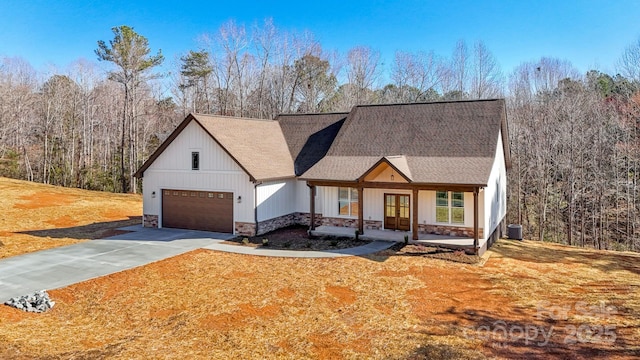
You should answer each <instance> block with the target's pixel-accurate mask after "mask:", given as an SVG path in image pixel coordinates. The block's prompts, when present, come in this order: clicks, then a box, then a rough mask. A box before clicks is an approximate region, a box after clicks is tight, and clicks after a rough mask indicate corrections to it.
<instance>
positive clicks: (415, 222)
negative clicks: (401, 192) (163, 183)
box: [412, 188, 420, 240]
mask: <svg viewBox="0 0 640 360" xmlns="http://www.w3.org/2000/svg"><path fill="white" fill-rule="evenodd" d="M418 219H419V217H418V189H417V188H414V189H413V229H412V230H413V240H418V225H420V224H419V222H420V221H419V220H418Z"/></svg>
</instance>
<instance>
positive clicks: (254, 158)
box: [136, 114, 295, 181]
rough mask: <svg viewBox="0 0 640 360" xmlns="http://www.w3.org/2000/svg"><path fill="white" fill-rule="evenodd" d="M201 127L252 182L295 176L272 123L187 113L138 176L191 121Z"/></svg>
mask: <svg viewBox="0 0 640 360" xmlns="http://www.w3.org/2000/svg"><path fill="white" fill-rule="evenodd" d="M191 121H195V122H197V123H198V124H199V125H200V126H202V128H203V129H204V130H205V131H206V132H207V133H208V134H209V135H210V136H211V137H212V138H213V139H214V140H215V141H216V142H217V143H218V144H219V145H220V146H221V147H222V148H223V149H225V151H226V152H227V153H228V154H229V155H230V156H231V157H232V158H233V159H234V160H235V161H236V163H238V165H239V166H240V167H241V168H243V169H244V171H245V172H246V173H247V175H249V177H250V178H251V180H253V181H261V180H269V179H280V178H287V177H293V176H295V173H294V168H293V160H292V159H291V155H290V154H289V149H288V148H287V143H286V141H285V139H284V135H283V134H282V130H281V129H280V124H279V123H278V122H277V121H273V120H257V119H246V118H236V117H228V116H211V115H201V114H190V115H189V116H187V118H186V119H185V120H184V121H183V122H182V123H181V124H180V125H179V126H178V128H177V129H176V130H175V131H174V132H173V133H171V135H170V136H169V137H168V138H167V140H165V142H163V143H162V144H161V145H160V147H159V148H158V149H157V150H156V151H155V152H154V153H153V155H151V157H150V158H149V160H147V161H146V162H145V163H144V165H143V166H142V167H141V168H140V169H139V170H138V172H137V173H136V176H139V177H141V176H142V175H143V174H144V171H145V170H146V169H147V168H148V167H149V166H150V165H151V163H153V161H154V160H155V159H156V158H157V157H158V156H159V155H160V153H162V151H164V149H165V148H166V147H167V146H169V144H170V143H171V142H172V141H173V140H174V139H175V138H176V137H177V136H178V135H179V134H180V132H182V130H183V129H184V128H185V127H186V126H187V125H188V124H189V123H190V122H191Z"/></svg>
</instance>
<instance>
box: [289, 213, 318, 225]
mask: <svg viewBox="0 0 640 360" xmlns="http://www.w3.org/2000/svg"><path fill="white" fill-rule="evenodd" d="M315 220H316V221H315V222H316V226H322V214H316V215H315ZM310 222H311V214H309V213H301V212H297V213H294V224H295V225H306V226H309V223H310Z"/></svg>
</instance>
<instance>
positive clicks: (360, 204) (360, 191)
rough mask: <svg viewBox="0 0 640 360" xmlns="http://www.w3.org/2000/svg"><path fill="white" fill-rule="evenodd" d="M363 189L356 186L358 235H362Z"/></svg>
mask: <svg viewBox="0 0 640 360" xmlns="http://www.w3.org/2000/svg"><path fill="white" fill-rule="evenodd" d="M363 194H364V188H363V187H362V185H360V186H358V231H359V232H360V235H363V234H364V206H363V205H364V196H363Z"/></svg>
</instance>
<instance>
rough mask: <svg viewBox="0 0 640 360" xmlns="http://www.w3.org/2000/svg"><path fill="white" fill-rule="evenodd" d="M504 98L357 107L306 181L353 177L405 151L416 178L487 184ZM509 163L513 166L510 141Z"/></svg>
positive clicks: (418, 180)
mask: <svg viewBox="0 0 640 360" xmlns="http://www.w3.org/2000/svg"><path fill="white" fill-rule="evenodd" d="M501 129H502V132H503V140H506V108H505V103H504V100H502V99H499V100H476V101H455V102H435V103H418V104H392V105H367V106H355V107H354V108H353V110H352V111H351V112H350V113H349V116H348V117H347V119H346V121H345V123H344V125H343V126H342V128H341V130H340V132H339V133H338V136H337V137H336V139H335V140H334V142H333V145H332V146H331V148H330V149H329V151H328V153H327V156H326V157H324V158H323V159H322V160H321V161H319V162H318V163H317V164H316V165H315V166H313V167H312V168H311V169H309V170H308V171H307V172H305V173H304V174H303V175H302V177H301V178H302V179H313V180H346V181H354V180H356V179H358V178H359V177H360V176H361V175H362V174H363V173H364V172H366V171H367V170H369V169H370V167H371V166H373V165H374V164H376V162H377V161H379V160H380V159H381V158H383V157H385V156H391V155H400V154H401V155H405V157H406V161H407V166H408V167H409V169H408V171H409V172H410V174H411V177H412V180H413V182H416V183H439V184H465V185H486V183H487V180H488V178H489V173H490V172H491V166H492V165H493V161H494V158H495V151H496V146H497V142H498V134H499V133H500V130H501ZM504 149H505V156H506V159H505V162H506V164H507V166H509V152H508V142H505V147H504Z"/></svg>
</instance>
